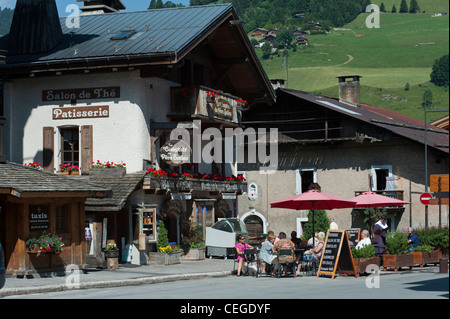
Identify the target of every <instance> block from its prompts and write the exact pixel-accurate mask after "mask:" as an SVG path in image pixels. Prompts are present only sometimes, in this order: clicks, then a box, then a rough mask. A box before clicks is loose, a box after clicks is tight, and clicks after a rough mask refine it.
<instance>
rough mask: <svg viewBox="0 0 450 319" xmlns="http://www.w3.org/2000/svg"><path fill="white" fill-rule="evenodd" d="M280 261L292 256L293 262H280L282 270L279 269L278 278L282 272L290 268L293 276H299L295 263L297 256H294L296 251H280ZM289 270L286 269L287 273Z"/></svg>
mask: <svg viewBox="0 0 450 319" xmlns="http://www.w3.org/2000/svg"><path fill="white" fill-rule="evenodd" d="M277 255H278V260H282V259H283V256H291V257H292V261H291V262H280V268H278V277H280V275H281V272H282V271H283V270H284V269H286V268H289V269H290V271H291V273H292V274H293V276H294V277H296V276H297V274H296V265H297V264H296V263H295V254H294V250H293V249H280V250H279V251H278V254H277ZM287 270H288V269H286V272H287Z"/></svg>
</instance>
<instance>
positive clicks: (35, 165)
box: [23, 162, 42, 171]
mask: <svg viewBox="0 0 450 319" xmlns="http://www.w3.org/2000/svg"><path fill="white" fill-rule="evenodd" d="M41 165H42V164H41V163H36V162H30V163H24V164H23V166H27V167H30V168H34V169H37V170H40V171H42V167H41Z"/></svg>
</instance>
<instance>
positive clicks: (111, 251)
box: [103, 244, 119, 258]
mask: <svg viewBox="0 0 450 319" xmlns="http://www.w3.org/2000/svg"><path fill="white" fill-rule="evenodd" d="M103 252H104V253H105V257H106V258H119V248H117V245H116V244H107V245H106V247H105V249H103Z"/></svg>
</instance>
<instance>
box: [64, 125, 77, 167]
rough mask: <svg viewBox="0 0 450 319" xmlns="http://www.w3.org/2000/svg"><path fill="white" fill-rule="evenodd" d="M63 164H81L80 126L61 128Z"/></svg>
mask: <svg viewBox="0 0 450 319" xmlns="http://www.w3.org/2000/svg"><path fill="white" fill-rule="evenodd" d="M60 131H61V164H63V165H64V164H72V165H76V166H80V134H79V129H78V127H70V128H62V129H61V130H60Z"/></svg>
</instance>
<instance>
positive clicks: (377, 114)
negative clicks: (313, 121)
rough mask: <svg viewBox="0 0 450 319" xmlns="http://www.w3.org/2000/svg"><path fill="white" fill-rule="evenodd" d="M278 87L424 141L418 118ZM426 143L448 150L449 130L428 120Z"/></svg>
mask: <svg viewBox="0 0 450 319" xmlns="http://www.w3.org/2000/svg"><path fill="white" fill-rule="evenodd" d="M279 90H280V91H282V92H285V93H287V94H290V95H292V96H295V97H297V98H300V99H303V100H307V101H309V102H312V103H314V104H316V105H320V106H322V107H324V108H326V109H329V110H332V111H335V112H338V113H340V114H343V115H345V116H349V117H352V118H354V119H357V120H359V121H363V122H367V123H370V124H371V125H374V126H378V127H381V128H383V129H385V130H388V131H390V132H392V133H394V134H396V135H399V136H402V137H404V138H407V139H409V140H412V141H415V142H418V143H421V144H425V123H424V122H422V121H420V120H417V119H414V118H411V117H409V116H406V115H403V114H400V113H397V112H394V111H391V110H388V109H384V108H382V107H378V106H373V105H369V104H361V105H360V107H354V106H351V105H349V104H346V103H342V102H339V100H338V99H335V98H330V97H324V96H319V95H315V94H312V93H308V92H303V91H297V90H291V89H279ZM427 145H428V146H429V147H432V148H435V149H438V150H440V151H442V152H445V153H449V132H448V131H446V130H443V129H440V128H438V127H436V126H433V125H430V124H428V125H427Z"/></svg>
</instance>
